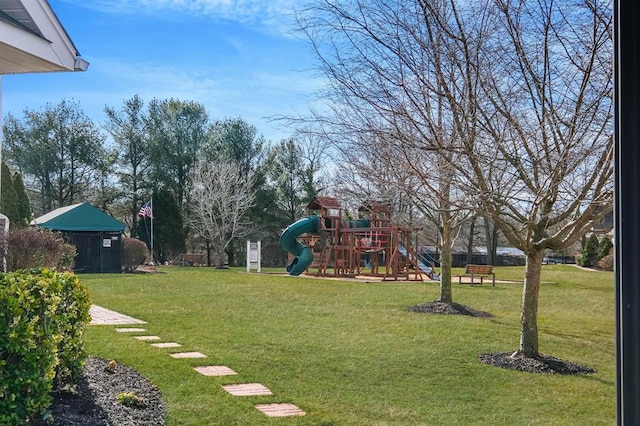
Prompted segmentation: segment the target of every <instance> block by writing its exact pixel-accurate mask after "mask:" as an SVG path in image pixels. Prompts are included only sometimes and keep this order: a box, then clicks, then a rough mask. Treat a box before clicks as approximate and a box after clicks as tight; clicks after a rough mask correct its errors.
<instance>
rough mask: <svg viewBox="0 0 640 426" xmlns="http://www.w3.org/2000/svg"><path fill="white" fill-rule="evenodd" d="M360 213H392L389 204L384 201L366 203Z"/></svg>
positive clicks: (361, 207) (359, 209) (360, 208)
mask: <svg viewBox="0 0 640 426" xmlns="http://www.w3.org/2000/svg"><path fill="white" fill-rule="evenodd" d="M358 211H359V212H363V211H365V212H376V213H391V207H390V206H389V204H387V203H385V202H382V201H374V200H369V201H365V202H364V203H363V204H362V205H361V206H360V207H359V208H358Z"/></svg>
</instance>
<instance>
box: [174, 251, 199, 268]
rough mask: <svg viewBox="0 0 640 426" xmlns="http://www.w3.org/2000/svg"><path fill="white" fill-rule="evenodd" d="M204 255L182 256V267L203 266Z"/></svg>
mask: <svg viewBox="0 0 640 426" xmlns="http://www.w3.org/2000/svg"><path fill="white" fill-rule="evenodd" d="M202 265H204V254H197V253H183V254H181V255H180V266H202Z"/></svg>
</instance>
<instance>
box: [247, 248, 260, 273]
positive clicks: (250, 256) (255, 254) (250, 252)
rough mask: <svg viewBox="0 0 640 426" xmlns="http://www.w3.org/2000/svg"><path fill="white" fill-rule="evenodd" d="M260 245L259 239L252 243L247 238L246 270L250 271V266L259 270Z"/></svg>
mask: <svg viewBox="0 0 640 426" xmlns="http://www.w3.org/2000/svg"><path fill="white" fill-rule="evenodd" d="M260 247H261V244H260V241H257V242H255V243H252V242H251V241H249V240H247V272H251V268H252V267H253V268H254V269H255V270H256V271H257V272H260V260H261V259H260Z"/></svg>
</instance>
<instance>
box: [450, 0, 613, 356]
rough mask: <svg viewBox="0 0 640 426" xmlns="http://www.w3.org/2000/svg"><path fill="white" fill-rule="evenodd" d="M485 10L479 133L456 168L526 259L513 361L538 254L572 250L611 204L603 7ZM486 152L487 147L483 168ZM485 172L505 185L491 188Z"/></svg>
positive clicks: (609, 79) (530, 306)
mask: <svg viewBox="0 0 640 426" xmlns="http://www.w3.org/2000/svg"><path fill="white" fill-rule="evenodd" d="M493 11H494V12H495V14H494V15H493V18H494V19H495V22H496V26H495V28H496V31H495V32H494V34H493V37H492V38H491V39H490V40H489V43H487V45H486V46H485V47H486V48H485V50H484V51H483V57H481V58H480V60H479V61H478V62H477V63H476V64H475V65H477V67H478V69H479V70H480V72H479V79H480V81H481V86H482V89H483V91H482V102H479V111H480V113H479V114H478V117H479V121H480V123H481V126H482V128H483V131H482V137H479V138H476V139H475V140H465V143H464V144H463V146H462V150H463V151H464V153H465V157H466V160H467V162H466V163H465V165H466V167H465V168H464V169H462V168H461V171H462V170H464V171H465V172H466V177H467V178H468V181H469V182H472V183H473V185H471V187H470V188H469V189H470V190H471V191H473V192H475V194H476V195H477V196H478V198H479V199H480V200H482V208H483V209H484V211H485V213H486V214H488V215H489V217H490V218H491V219H492V220H493V221H494V222H495V223H496V224H497V225H498V226H499V227H500V229H501V230H502V232H503V234H504V236H505V237H506V239H507V240H508V241H509V242H510V243H511V244H513V245H514V246H515V247H517V248H519V249H521V250H522V251H523V252H524V253H525V255H526V257H527V263H526V270H525V283H524V290H523V302H522V303H523V307H522V317H521V338H520V345H519V348H518V350H517V351H516V352H515V353H514V354H513V356H514V357H518V356H524V357H537V356H539V348H538V328H537V313H538V295H539V292H540V274H541V264H542V259H543V257H544V253H545V250H547V249H552V250H560V249H563V248H565V247H568V246H570V245H572V244H573V243H574V242H576V241H577V240H578V239H579V238H580V236H581V235H582V233H583V232H584V230H585V229H586V228H588V227H589V226H591V225H592V224H593V223H594V222H595V221H597V220H599V219H600V218H601V217H602V216H603V215H604V214H605V213H606V212H607V210H608V209H610V208H611V205H612V202H613V180H612V173H613V165H612V161H613V121H612V89H613V74H612V72H613V70H612V51H613V50H612V49H613V42H612V13H611V4H610V2H609V1H600V0H593V1H592V0H588V1H579V0H567V1H556V2H553V1H539V2H521V1H515V0H513V1H512V0H500V1H496V2H495V7H494V9H493ZM481 145H482V146H481ZM486 146H491V147H492V150H494V153H493V155H492V158H491V164H487V162H486V158H487V156H486V155H484V153H485V152H486ZM489 168H491V169H493V170H499V171H500V179H502V181H503V182H504V181H509V184H508V185H502V186H501V190H500V191H496V190H495V186H496V178H497V177H498V176H497V174H496V173H493V174H491V173H487V170H489Z"/></svg>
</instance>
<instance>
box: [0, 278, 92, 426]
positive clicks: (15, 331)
mask: <svg viewBox="0 0 640 426" xmlns="http://www.w3.org/2000/svg"><path fill="white" fill-rule="evenodd" d="M89 306H90V301H89V295H88V292H87V290H86V288H85V287H84V285H82V284H81V283H80V281H79V279H78V278H77V277H76V276H75V275H74V274H72V273H70V272H63V273H58V272H55V271H52V270H49V269H39V270H32V271H30V272H24V271H23V272H11V273H8V274H0V424H2V425H8V426H9V425H22V424H25V423H26V422H28V421H31V420H36V419H46V418H47V417H48V416H49V414H48V408H49V406H50V405H51V400H52V398H51V395H50V393H51V391H52V389H53V385H54V380H55V382H56V384H60V385H69V384H72V383H73V382H74V380H75V379H77V378H78V377H79V375H80V373H81V370H82V367H83V365H84V360H85V358H86V353H85V350H84V342H83V333H84V329H85V327H86V325H87V324H88V322H89Z"/></svg>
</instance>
